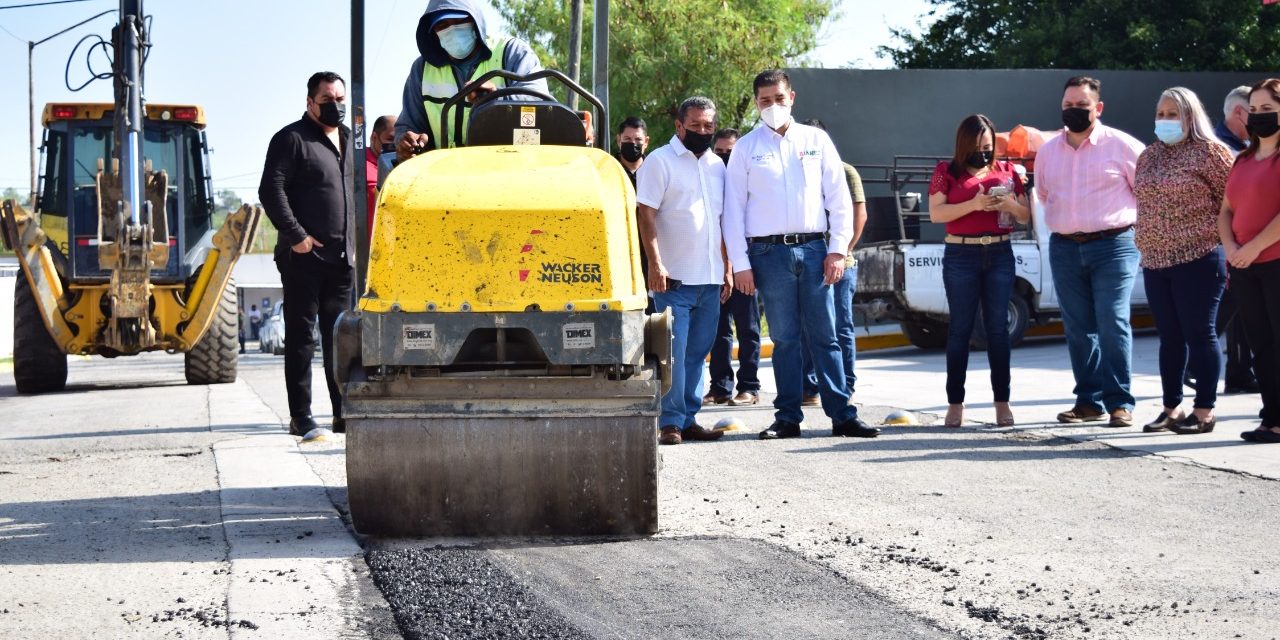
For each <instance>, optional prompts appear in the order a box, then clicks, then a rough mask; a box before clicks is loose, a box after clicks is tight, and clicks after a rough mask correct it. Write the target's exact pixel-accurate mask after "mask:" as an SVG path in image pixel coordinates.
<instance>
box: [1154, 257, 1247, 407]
mask: <svg viewBox="0 0 1280 640" xmlns="http://www.w3.org/2000/svg"><path fill="white" fill-rule="evenodd" d="M1142 280H1143V282H1144V283H1145V284H1146V287H1147V303H1148V304H1150V305H1151V315H1153V316H1155V319H1156V330H1158V331H1159V332H1160V386H1161V387H1162V388H1163V389H1164V406H1166V407H1177V406H1178V405H1180V404H1182V374H1183V373H1185V372H1186V370H1187V361H1188V359H1190V363H1191V377H1193V378H1195V380H1196V399H1195V408H1197V409H1212V408H1213V406H1214V404H1215V403H1216V402H1217V400H1218V372H1219V371H1220V370H1221V369H1222V347H1221V346H1220V345H1219V344H1218V327H1217V321H1218V303H1219V302H1221V300H1222V291H1223V289H1225V288H1226V285H1227V262H1226V254H1225V253H1224V252H1223V251H1222V247H1218V248H1216V249H1214V250H1213V251H1210V252H1209V253H1207V254H1205V255H1204V256H1201V257H1200V258H1197V259H1195V260H1192V261H1191V262H1186V263H1183V264H1177V265H1174V266H1172V267H1168V268H1165V269H1143V270H1142Z"/></svg>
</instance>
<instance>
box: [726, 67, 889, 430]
mask: <svg viewBox="0 0 1280 640" xmlns="http://www.w3.org/2000/svg"><path fill="white" fill-rule="evenodd" d="M754 89H755V101H756V108H757V109H758V110H759V111H760V119H761V121H762V122H763V124H762V125H761V126H758V127H756V128H755V129H753V130H752V131H751V132H750V133H748V134H747V135H745V136H743V137H742V139H740V140H738V144H737V146H736V147H734V149H733V155H731V156H730V157H729V166H728V169H727V170H726V174H725V198H724V199H725V203H724V242H725V245H726V247H727V251H728V256H729V261H730V263H731V264H732V268H733V278H734V284H735V286H736V287H737V289H738V290H739V291H741V292H743V293H745V294H747V295H751V294H753V293H754V292H755V291H756V289H757V287H759V290H760V298H761V302H763V304H764V313H765V319H766V320H767V321H768V323H769V337H770V339H772V340H773V374H774V379H775V382H776V383H777V386H778V395H777V397H776V398H775V399H774V401H773V406H774V408H775V409H777V411H776V412H775V413H774V422H773V424H772V425H771V426H770V427H769V428H768V429H765V430H764V431H762V432H761V433H760V438H761V439H762V440H773V439H778V438H796V437H799V436H800V422H801V421H802V420H804V413H803V411H802V410H801V408H800V400H801V393H802V386H803V383H802V378H803V375H802V362H801V349H803V346H802V344H801V336H802V334H803V335H805V336H807V337H808V340H809V348H810V352H811V353H810V355H811V356H812V358H813V364H814V368H815V370H816V371H817V374H818V392H819V395H820V396H821V398H822V408H823V411H824V412H825V413H826V414H827V417H829V418H831V423H832V435H835V436H853V437H859V438H874V437H875V436H877V435H879V434H880V430H879V429H876V428H873V427H871V426H869V425H867V424H866V423H865V422H863V421H862V420H861V419H860V418H858V409H857V407H854V406H851V405H850V404H849V392H848V390H847V386H846V384H845V371H844V365H843V363H842V362H841V353H840V345H839V344H838V343H837V341H836V329H835V303H834V299H833V295H832V285H833V284H835V283H837V282H839V281H840V279H841V278H842V277H843V276H844V264H845V262H844V261H845V250H846V249H847V248H848V247H849V242H850V241H851V240H852V239H853V199H852V197H851V196H850V194H849V185H848V183H846V182H845V173H844V164H843V163H842V162H841V161H840V155H839V154H838V153H836V149H835V145H833V144H832V143H831V138H830V137H828V136H827V134H826V132H824V131H822V130H820V129H817V128H815V127H809V126H805V125H802V124H799V123H796V122H794V121H793V120H792V118H791V105H792V103H793V102H794V101H795V91H792V90H791V79H790V78H788V77H787V74H786V73H784V72H783V71H780V70H776V69H775V70H770V71H765V72H762V73H761V74H759V75H757V76H756V79H755V82H754Z"/></svg>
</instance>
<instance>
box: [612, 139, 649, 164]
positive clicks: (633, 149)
mask: <svg viewBox="0 0 1280 640" xmlns="http://www.w3.org/2000/svg"><path fill="white" fill-rule="evenodd" d="M618 155H620V156H622V159H623V160H626V161H627V162H635V161H637V160H639V159H640V158H641V157H643V156H644V150H643V149H641V148H640V145H639V144H637V143H635V142H624V143H622V144H621V145H618Z"/></svg>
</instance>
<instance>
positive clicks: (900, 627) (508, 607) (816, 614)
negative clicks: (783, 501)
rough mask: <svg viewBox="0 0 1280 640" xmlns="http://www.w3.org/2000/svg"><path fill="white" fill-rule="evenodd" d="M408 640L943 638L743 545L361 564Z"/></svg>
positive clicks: (415, 551) (856, 590) (839, 581)
mask: <svg viewBox="0 0 1280 640" xmlns="http://www.w3.org/2000/svg"><path fill="white" fill-rule="evenodd" d="M368 560H369V566H370V567H371V568H372V569H373V574H374V580H375V582H376V583H377V584H378V586H379V588H381V589H382V591H383V594H384V595H386V597H387V601H388V602H389V603H390V604H391V607H392V609H393V611H394V612H395V615H396V620H397V622H399V623H400V628H401V631H402V632H403V633H404V634H405V637H406V638H411V639H414V638H444V637H450V638H481V637H485V638H491V637H498V638H503V637H534V638H536V637H557V638H656V637H662V638H744V637H751V638H788V639H790V638H877V639H896V638H903V639H906V638H948V637H952V636H949V635H948V634H946V633H944V632H942V631H941V630H939V629H938V628H936V627H935V626H933V625H932V624H930V623H929V622H927V621H924V620H922V619H920V618H918V617H915V616H912V615H910V614H907V613H905V612H902V611H900V610H898V609H897V608H896V607H894V606H893V605H892V604H890V603H889V602H888V601H886V600H885V599H883V598H881V597H879V596H877V595H875V594H873V593H871V592H869V591H867V590H866V589H864V588H863V587H861V586H860V585H858V584H856V583H852V582H850V581H848V580H846V579H845V578H843V577H841V576H840V575H838V574H836V573H835V572H833V571H831V570H830V569H827V568H825V567H822V566H820V565H817V564H814V563H812V562H809V561H807V560H805V559H803V558H801V557H800V556H798V555H796V554H793V553H791V552H789V551H787V550H786V549H783V548H781V547H777V546H774V545H770V544H767V543H764V542H759V541H753V540H741V539H639V540H625V541H605V542H582V541H573V542H566V543H559V544H553V543H547V544H530V545H505V546H500V547H497V546H495V547H493V548H489V549H471V548H439V547H437V548H426V547H421V548H411V549H408V550H394V551H393V550H373V551H370V552H369V554H368Z"/></svg>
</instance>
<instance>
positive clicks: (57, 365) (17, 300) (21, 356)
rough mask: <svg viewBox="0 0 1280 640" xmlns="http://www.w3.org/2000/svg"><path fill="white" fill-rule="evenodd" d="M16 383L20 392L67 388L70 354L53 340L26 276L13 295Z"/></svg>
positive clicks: (14, 376) (19, 282) (14, 369)
mask: <svg viewBox="0 0 1280 640" xmlns="http://www.w3.org/2000/svg"><path fill="white" fill-rule="evenodd" d="M13 381H14V383H15V385H16V386H17V388H18V393H47V392H50V391H61V390H62V389H63V388H65V387H66V386H67V354H66V353H64V352H63V351H62V348H61V347H59V346H58V343H56V342H54V341H53V336H51V335H49V330H48V329H46V328H45V326H44V320H43V319H42V318H41V317H40V307H39V306H38V305H36V297H35V295H33V294H32V293H31V285H30V284H29V283H28V282H27V276H26V274H24V273H19V274H18V283H17V285H15V287H14V292H13Z"/></svg>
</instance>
